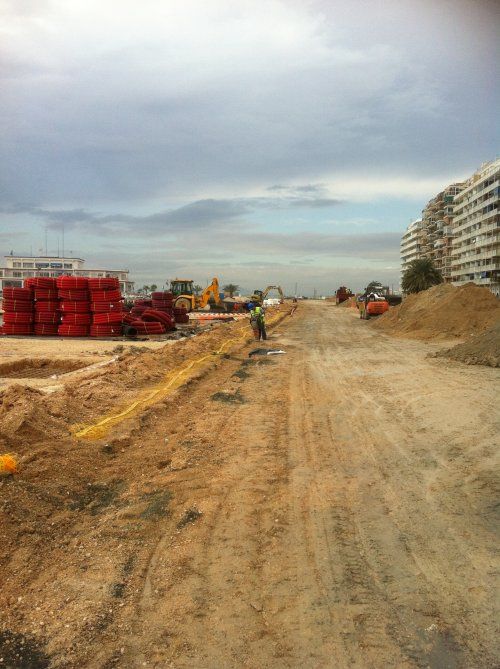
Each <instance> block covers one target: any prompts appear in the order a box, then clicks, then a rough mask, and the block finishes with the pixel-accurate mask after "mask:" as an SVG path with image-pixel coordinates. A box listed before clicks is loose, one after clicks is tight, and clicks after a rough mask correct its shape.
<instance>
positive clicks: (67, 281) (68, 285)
mask: <svg viewBox="0 0 500 669" xmlns="http://www.w3.org/2000/svg"><path fill="white" fill-rule="evenodd" d="M56 283H57V287H58V288H61V289H62V290H87V288H88V285H89V284H88V279H87V277H85V276H59V277H57V279H56Z"/></svg>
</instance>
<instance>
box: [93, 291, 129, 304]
mask: <svg viewBox="0 0 500 669" xmlns="http://www.w3.org/2000/svg"><path fill="white" fill-rule="evenodd" d="M121 299H122V294H121V292H120V291H119V290H91V291H90V301H91V302H117V301H119V300H121Z"/></svg>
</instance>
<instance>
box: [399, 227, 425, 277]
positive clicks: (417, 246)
mask: <svg viewBox="0 0 500 669" xmlns="http://www.w3.org/2000/svg"><path fill="white" fill-rule="evenodd" d="M422 228H423V222H422V219H421V218H419V219H417V220H416V221H413V222H412V223H410V225H409V226H408V227H407V228H406V230H405V232H404V234H403V236H402V237H401V246H400V256H401V274H404V272H405V271H406V270H407V269H408V265H409V264H410V263H411V261H412V260H416V258H420V257H421V251H422V249H421V239H422Z"/></svg>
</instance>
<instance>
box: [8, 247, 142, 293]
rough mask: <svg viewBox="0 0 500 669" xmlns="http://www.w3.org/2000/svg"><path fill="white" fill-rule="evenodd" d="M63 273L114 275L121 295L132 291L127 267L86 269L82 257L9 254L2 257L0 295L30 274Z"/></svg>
mask: <svg viewBox="0 0 500 669" xmlns="http://www.w3.org/2000/svg"><path fill="white" fill-rule="evenodd" d="M63 274H66V275H70V276H87V277H92V278H103V277H114V278H117V279H118V280H119V281H120V289H121V291H122V293H123V295H129V294H130V293H133V292H134V282H133V281H130V278H129V271H128V270H127V269H121V270H108V269H87V268H86V267H85V260H83V259H82V258H58V257H45V256H37V257H31V256H14V255H9V256H5V257H4V263H3V266H2V267H0V297H1V295H2V294H3V289H4V288H6V287H8V286H11V287H14V288H17V287H19V288H20V287H22V285H23V281H24V279H27V278H28V277H30V276H48V277H58V276H62V275H63Z"/></svg>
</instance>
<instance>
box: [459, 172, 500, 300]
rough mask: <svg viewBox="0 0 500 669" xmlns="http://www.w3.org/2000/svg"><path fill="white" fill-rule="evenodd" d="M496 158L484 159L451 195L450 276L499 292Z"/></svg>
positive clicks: (499, 189)
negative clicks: (452, 201) (452, 216)
mask: <svg viewBox="0 0 500 669" xmlns="http://www.w3.org/2000/svg"><path fill="white" fill-rule="evenodd" d="M499 203H500V159H499V160H495V161H493V162H490V163H485V164H484V165H482V166H481V168H480V169H479V170H478V171H477V172H475V173H474V174H473V175H472V176H471V177H470V179H468V180H467V182H466V184H465V188H463V189H462V190H461V192H460V193H458V194H457V195H456V196H455V198H454V213H455V220H454V223H455V237H454V240H453V246H452V266H451V269H452V280H453V283H454V284H455V285H456V286H460V285H462V284H464V283H467V282H468V281H474V283H478V284H480V285H484V286H487V287H488V288H489V289H490V290H491V291H492V292H493V293H495V294H496V295H500V217H499V211H498V209H499Z"/></svg>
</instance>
